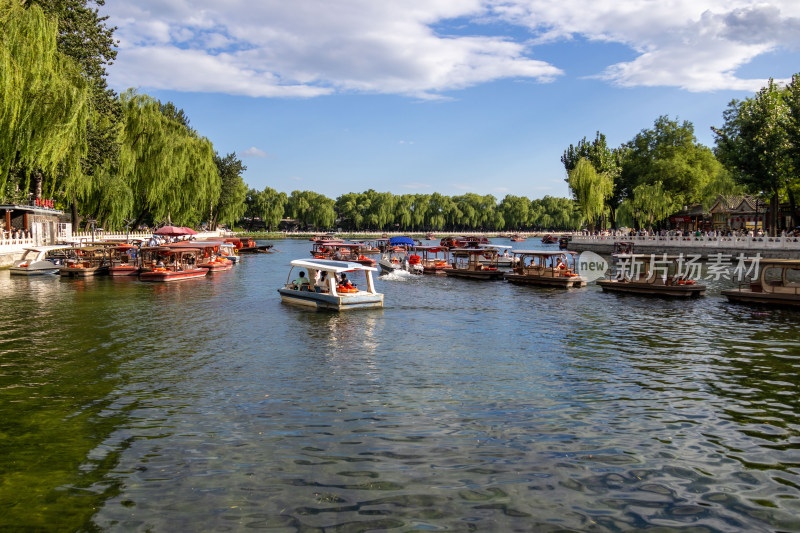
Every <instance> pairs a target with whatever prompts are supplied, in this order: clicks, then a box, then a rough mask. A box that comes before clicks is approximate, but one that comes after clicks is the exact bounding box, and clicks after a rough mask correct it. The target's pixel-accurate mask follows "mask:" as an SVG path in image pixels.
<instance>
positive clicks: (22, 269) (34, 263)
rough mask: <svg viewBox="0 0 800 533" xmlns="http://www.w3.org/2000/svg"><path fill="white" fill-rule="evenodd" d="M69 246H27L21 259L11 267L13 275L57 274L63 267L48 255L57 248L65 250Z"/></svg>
mask: <svg viewBox="0 0 800 533" xmlns="http://www.w3.org/2000/svg"><path fill="white" fill-rule="evenodd" d="M66 248H69V246H37V247H32V248H25V251H24V252H23V254H22V257H21V258H20V259H17V260H16V261H14V264H13V265H12V266H11V268H9V271H10V272H11V274H12V275H15V276H35V275H41V274H56V273H57V272H58V270H59V269H60V268H61V265H57V264H56V263H55V261H52V260H49V259H48V257H49V256H51V255H52V253H53V252H54V251H56V250H64V249H66Z"/></svg>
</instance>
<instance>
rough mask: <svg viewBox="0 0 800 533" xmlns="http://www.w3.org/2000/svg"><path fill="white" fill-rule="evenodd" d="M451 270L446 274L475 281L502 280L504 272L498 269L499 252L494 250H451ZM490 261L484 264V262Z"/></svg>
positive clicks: (446, 271)
mask: <svg viewBox="0 0 800 533" xmlns="http://www.w3.org/2000/svg"><path fill="white" fill-rule="evenodd" d="M450 254H451V255H452V263H451V268H449V269H447V270H445V274H447V275H448V276H453V277H457V278H468V279H475V280H486V281H488V280H500V279H503V271H502V270H499V269H498V268H497V255H498V254H497V250H496V249H493V248H456V249H454V250H450ZM484 259H485V260H488V264H483V263H482V260H484Z"/></svg>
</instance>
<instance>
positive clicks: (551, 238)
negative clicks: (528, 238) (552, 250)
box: [542, 235, 558, 244]
mask: <svg viewBox="0 0 800 533" xmlns="http://www.w3.org/2000/svg"><path fill="white" fill-rule="evenodd" d="M557 242H558V237H556V236H555V235H545V236H544V237H542V244H555V243H557Z"/></svg>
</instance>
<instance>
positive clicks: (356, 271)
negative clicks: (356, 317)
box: [278, 259, 383, 311]
mask: <svg viewBox="0 0 800 533" xmlns="http://www.w3.org/2000/svg"><path fill="white" fill-rule="evenodd" d="M291 266H292V268H291V269H290V270H289V275H288V277H287V279H286V284H285V285H284V286H283V287H281V288H279V289H278V293H279V294H280V295H281V301H283V302H285V303H289V304H294V305H301V306H305V307H313V308H316V309H332V310H335V311H344V310H347V309H362V308H374V307H383V294H381V293H379V292H377V291H376V290H375V282H374V280H373V278H372V273H373V272H375V271H376V270H377V269H376V268H374V267H369V266H364V265H362V264H359V263H353V262H350V261H331V260H328V259H295V260H294V261H292V262H291ZM295 269H298V270H301V271H303V272H304V273H307V274H308V275H307V277H305V276H304V277H303V279H305V280H307V282H306V283H301V286H298V285H297V284H296V283H294V282H293V281H292V274H293V272H294V271H295ZM342 274H344V275H347V274H350V275H351V276H356V275H358V276H363V283H364V286H363V288H359V287H358V285H360V284H361V280H360V279H355V280H351V281H350V282H349V283H347V284H345V285H343V284H342V278H341V276H342ZM323 275H324V281H322V278H323ZM317 276H319V280H318V281H316V282H314V281H312V280H317V279H318V278H317ZM352 281H356V282H357V284H356V285H354V284H352ZM312 283H314V285H311V284H312Z"/></svg>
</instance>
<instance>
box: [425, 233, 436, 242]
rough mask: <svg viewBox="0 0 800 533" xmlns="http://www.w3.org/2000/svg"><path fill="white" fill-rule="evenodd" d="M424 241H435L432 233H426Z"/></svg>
mask: <svg viewBox="0 0 800 533" xmlns="http://www.w3.org/2000/svg"><path fill="white" fill-rule="evenodd" d="M425 240H426V241H435V240H436V235H434V234H433V233H426V234H425Z"/></svg>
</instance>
